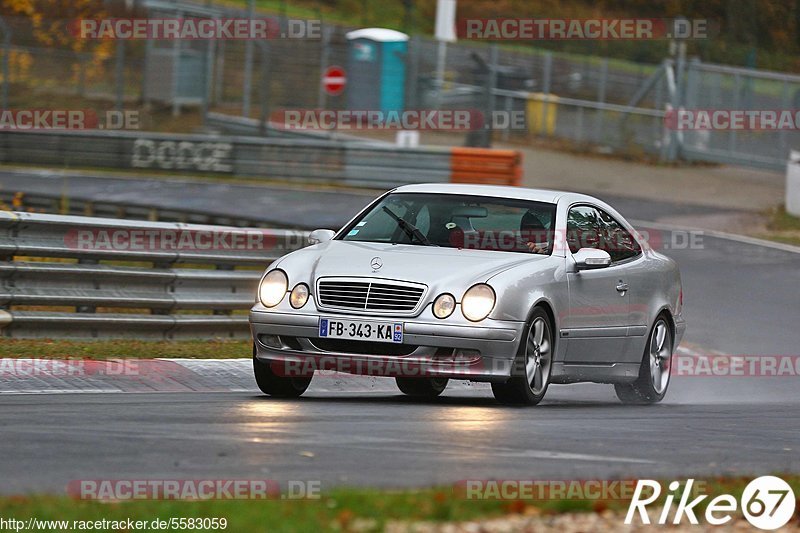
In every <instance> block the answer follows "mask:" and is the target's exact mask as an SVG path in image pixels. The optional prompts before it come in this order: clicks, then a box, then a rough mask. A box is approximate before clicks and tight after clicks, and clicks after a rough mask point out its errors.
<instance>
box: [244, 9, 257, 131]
mask: <svg viewBox="0 0 800 533" xmlns="http://www.w3.org/2000/svg"><path fill="white" fill-rule="evenodd" d="M254 8H255V0H249V1H248V3H247V18H248V19H252V18H253V10H254ZM252 79H253V40H252V39H247V40H246V41H245V43H244V79H243V82H242V90H243V94H242V116H243V117H249V116H250V88H251V85H252Z"/></svg>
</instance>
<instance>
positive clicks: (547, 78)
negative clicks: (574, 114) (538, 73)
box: [541, 52, 553, 136]
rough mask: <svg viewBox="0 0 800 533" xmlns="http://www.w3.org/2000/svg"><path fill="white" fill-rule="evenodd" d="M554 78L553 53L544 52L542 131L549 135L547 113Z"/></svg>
mask: <svg viewBox="0 0 800 533" xmlns="http://www.w3.org/2000/svg"><path fill="white" fill-rule="evenodd" d="M552 79H553V53H552V52H545V53H544V64H543V65H542V93H543V94H544V102H542V121H541V125H542V128H541V129H542V132H543V133H544V135H545V136H547V115H548V114H549V112H550V84H551V83H552Z"/></svg>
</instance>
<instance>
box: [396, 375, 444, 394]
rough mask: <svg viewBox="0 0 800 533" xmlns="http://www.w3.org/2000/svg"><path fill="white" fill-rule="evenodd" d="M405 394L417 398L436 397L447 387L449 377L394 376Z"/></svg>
mask: <svg viewBox="0 0 800 533" xmlns="http://www.w3.org/2000/svg"><path fill="white" fill-rule="evenodd" d="M394 379H395V381H396V382H397V387H398V388H399V389H400V391H401V392H402V393H403V394H407V395H409V396H414V397H416V398H436V397H437V396H439V395H440V394H441V393H442V392H444V389H445V388H446V387H447V382H448V381H449V380H448V379H447V378H401V377H397V378H394Z"/></svg>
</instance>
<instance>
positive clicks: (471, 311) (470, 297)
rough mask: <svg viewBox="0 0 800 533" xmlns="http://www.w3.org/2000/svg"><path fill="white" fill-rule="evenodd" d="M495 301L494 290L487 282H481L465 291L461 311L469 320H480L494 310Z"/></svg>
mask: <svg viewBox="0 0 800 533" xmlns="http://www.w3.org/2000/svg"><path fill="white" fill-rule="evenodd" d="M494 301H495V296H494V290H493V289H492V288H491V287H490V286H488V285H486V284H485V283H479V284H478V285H473V286H472V287H470V288H469V289H467V292H465V293H464V297H463V298H461V312H462V313H464V316H465V317H466V318H467V320H471V321H473V322H479V321H481V320H483V319H484V318H486V317H487V316H489V313H491V312H492V309H493V308H494Z"/></svg>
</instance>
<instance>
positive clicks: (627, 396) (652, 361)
mask: <svg viewBox="0 0 800 533" xmlns="http://www.w3.org/2000/svg"><path fill="white" fill-rule="evenodd" d="M671 363H672V332H671V330H670V328H669V324H667V319H666V318H664V316H663V315H661V316H659V317H658V319H657V320H656V323H655V324H653V329H652V330H651V331H650V338H649V340H648V342H647V346H646V347H645V349H644V355H643V357H642V364H641V366H640V367H639V377H638V378H636V381H634V382H633V383H618V384H616V385H614V391H615V392H616V393H617V398H619V399H620V400H621V401H622V403H627V404H649V403H657V402H660V401H661V400H663V399H664V396H666V394H667V387H668V386H669V376H670V368H671Z"/></svg>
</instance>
